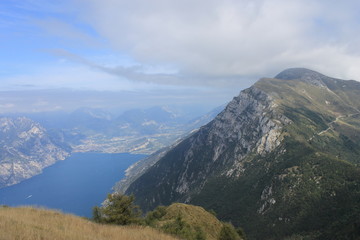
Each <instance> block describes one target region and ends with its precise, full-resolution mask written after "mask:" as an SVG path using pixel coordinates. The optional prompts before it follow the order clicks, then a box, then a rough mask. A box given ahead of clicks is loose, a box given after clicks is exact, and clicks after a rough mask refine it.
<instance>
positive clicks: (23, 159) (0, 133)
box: [0, 117, 71, 188]
mask: <svg viewBox="0 0 360 240" xmlns="http://www.w3.org/2000/svg"><path fill="white" fill-rule="evenodd" d="M70 151H71V148H70V147H69V146H68V145H67V144H66V143H64V142H63V139H61V138H60V135H55V133H50V132H48V131H47V130H45V128H43V127H42V126H41V125H40V124H39V123H36V122H34V121H32V120H30V119H28V118H25V117H18V118H8V117H2V118H0V188H1V187H6V186H10V185H13V184H16V183H19V182H21V181H22V180H25V179H28V178H30V177H32V176H34V175H37V174H39V173H41V170H42V169H43V168H45V167H48V166H50V165H52V164H54V163H55V162H56V161H59V160H64V159H65V158H66V157H67V156H69V154H70Z"/></svg>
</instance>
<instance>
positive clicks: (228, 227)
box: [219, 223, 242, 240]
mask: <svg viewBox="0 0 360 240" xmlns="http://www.w3.org/2000/svg"><path fill="white" fill-rule="evenodd" d="M241 239H242V238H241V237H240V236H239V234H238V233H237V232H236V230H235V228H234V226H233V225H232V224H230V223H223V227H222V228H221V231H220V236H219V240H241Z"/></svg>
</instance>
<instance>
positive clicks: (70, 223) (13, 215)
mask: <svg viewBox="0 0 360 240" xmlns="http://www.w3.org/2000/svg"><path fill="white" fill-rule="evenodd" d="M9 239H26V240H38V239H52V240H69V239H71V240H83V239H84V240H85V239H86V240H88V239H91V240H95V239H96V240H102V239H104V240H111V239H121V240H125V239H126V240H135V239H136V240H138V239H141V240H175V239H177V238H174V237H172V236H168V235H166V234H163V233H160V232H159V231H157V230H155V229H153V228H150V227H141V226H126V227H124V226H114V225H101V224H96V223H93V222H90V221H89V220H86V219H83V218H80V217H76V216H73V215H69V214H63V213H60V212H57V211H53V210H45V209H37V208H30V207H21V208H8V207H1V208H0V240H9Z"/></svg>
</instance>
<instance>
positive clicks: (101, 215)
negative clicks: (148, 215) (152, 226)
mask: <svg viewBox="0 0 360 240" xmlns="http://www.w3.org/2000/svg"><path fill="white" fill-rule="evenodd" d="M140 216H141V211H140V209H139V206H137V205H134V196H126V195H122V194H119V193H113V194H108V197H107V199H106V200H105V202H104V205H103V206H102V207H94V208H93V220H94V221H95V222H98V223H110V224H117V225H129V224H137V223H140V222H141V219H140Z"/></svg>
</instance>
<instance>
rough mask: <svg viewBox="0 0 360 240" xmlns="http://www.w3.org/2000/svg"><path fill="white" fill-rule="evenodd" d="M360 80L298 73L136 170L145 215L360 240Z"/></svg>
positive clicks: (260, 232)
mask: <svg viewBox="0 0 360 240" xmlns="http://www.w3.org/2000/svg"><path fill="white" fill-rule="evenodd" d="M359 164H360V83H359V82H357V81H345V80H340V79H335V78H331V77H327V76H325V75H322V74H320V73H317V72H314V71H311V70H308V69H303V68H295V69H288V70H285V71H283V72H281V73H280V74H278V75H277V76H276V77H274V78H264V79H260V80H259V81H258V82H256V83H255V84H254V85H253V86H252V87H250V88H248V89H245V90H243V91H242V92H241V93H240V95H239V96H237V97H235V98H234V99H233V100H232V101H231V102H230V103H229V104H228V105H227V107H226V108H225V110H223V111H222V112H221V113H220V114H219V115H217V117H215V119H214V120H213V121H211V122H210V123H208V124H206V125H205V126H203V127H201V128H200V129H199V130H198V131H196V132H194V133H193V134H192V135H190V136H188V137H187V138H185V139H183V140H182V141H179V142H177V143H176V144H174V145H173V146H171V147H169V148H168V149H165V150H163V151H161V152H158V153H156V154H154V155H152V156H150V157H149V158H148V159H145V160H144V161H142V162H139V163H137V164H136V165H134V166H132V167H131V168H129V169H128V177H127V179H125V180H124V181H122V182H121V183H119V185H118V186H117V189H118V191H124V192H125V193H126V194H134V195H135V197H136V199H137V203H138V204H140V206H141V207H142V208H143V209H144V210H151V209H153V208H155V207H156V206H158V205H169V204H171V203H172V202H184V203H191V204H195V205H200V206H203V207H204V208H206V209H213V210H214V211H215V212H216V213H217V214H218V215H217V216H218V217H219V218H220V219H222V220H225V221H231V222H232V223H233V224H235V225H237V226H241V227H243V228H244V230H245V232H246V233H247V235H248V237H249V239H359V238H360V218H359V216H360V168H359Z"/></svg>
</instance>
